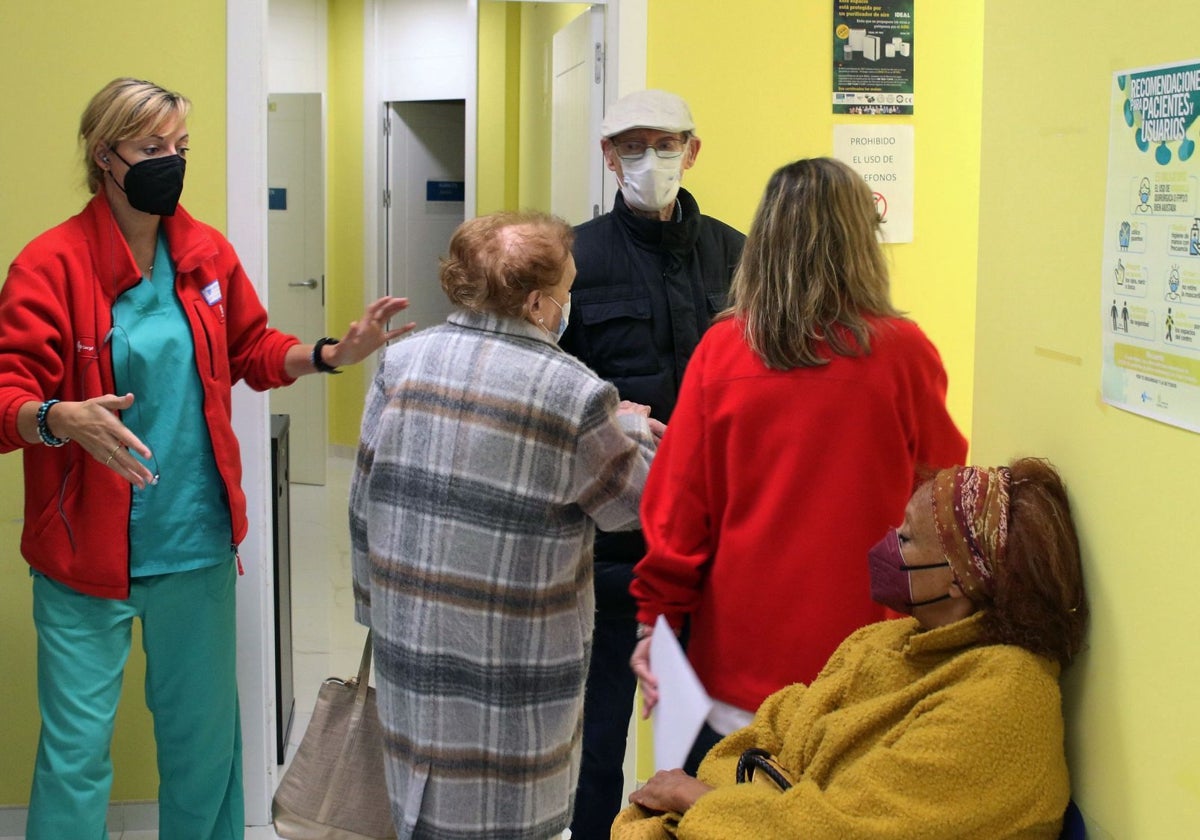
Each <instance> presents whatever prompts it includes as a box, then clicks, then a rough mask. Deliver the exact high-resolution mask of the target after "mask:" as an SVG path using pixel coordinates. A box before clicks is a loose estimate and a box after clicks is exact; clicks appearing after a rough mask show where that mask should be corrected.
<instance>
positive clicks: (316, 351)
mask: <svg viewBox="0 0 1200 840" xmlns="http://www.w3.org/2000/svg"><path fill="white" fill-rule="evenodd" d="M337 343H338V340H337V339H336V338H330V337H329V336H325V337H324V338H318V339H317V343H316V344H314V345H313V351H312V366H313V367H315V368H316V369H317V373H341V371H340V370H338V369H337V368H335V367H333V366H332V365H327V364H325V360H324V359H323V358H321V350H323V349H324V348H325V346H326V345H330V344H337Z"/></svg>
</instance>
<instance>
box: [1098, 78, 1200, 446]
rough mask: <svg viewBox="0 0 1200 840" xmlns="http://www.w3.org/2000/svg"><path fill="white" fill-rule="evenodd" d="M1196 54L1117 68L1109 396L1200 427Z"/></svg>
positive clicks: (1110, 200) (1106, 306)
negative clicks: (1176, 60)
mask: <svg viewBox="0 0 1200 840" xmlns="http://www.w3.org/2000/svg"><path fill="white" fill-rule="evenodd" d="M1198 115H1200V59H1196V60H1193V61H1188V62H1183V63H1180V64H1168V65H1163V66H1159V67H1143V68H1140V69H1137V70H1124V71H1119V72H1117V73H1114V74H1113V79H1112V103H1111V106H1110V108H1109V132H1108V191H1107V194H1106V199H1105V216H1104V261H1103V265H1102V267H1101V271H1100V321H1101V328H1102V329H1101V332H1102V334H1103V336H1104V339H1103V344H1104V353H1103V357H1102V370H1101V394H1102V395H1103V398H1104V401H1105V402H1107V403H1109V404H1111V405H1115V406H1117V407H1118V408H1123V409H1125V410H1126V411H1132V412H1133V413H1135V414H1141V415H1143V416H1145V417H1151V418H1153V419H1155V420H1160V421H1162V422H1164V423H1170V424H1172V425H1175V426H1181V427H1183V428H1185V429H1191V430H1192V431H1194V432H1200V155H1197V154H1196V139H1197V136H1198V135H1200V130H1198V129H1200V126H1198V125H1197V123H1196V117H1197V116H1198Z"/></svg>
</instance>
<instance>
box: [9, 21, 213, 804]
mask: <svg viewBox="0 0 1200 840" xmlns="http://www.w3.org/2000/svg"><path fill="white" fill-rule="evenodd" d="M128 75H133V76H138V77H142V78H149V79H151V80H153V81H155V82H157V83H159V84H162V85H164V86H166V87H168V88H172V89H175V90H178V91H180V92H182V93H184V94H186V95H187V96H188V97H189V98H190V99H191V100H192V103H193V111H192V118H191V119H190V120H189V122H188V127H189V129H190V130H191V135H192V137H191V140H192V142H191V148H192V153H191V155H190V156H189V161H188V177H187V185H186V188H185V189H184V193H183V203H184V205H185V206H186V207H187V208H188V210H189V211H191V212H192V213H193V214H195V215H196V216H198V217H200V218H202V219H204V220H205V221H207V222H210V223H212V224H215V225H216V226H217V227H221V228H223V227H224V225H225V161H226V142H225V4H224V3H211V2H203V0H181V1H180V2H177V3H172V4H170V5H165V6H164V5H163V4H161V3H155V2H149V0H130V2H127V3H123V4H122V5H121V6H120V7H102V6H96V5H86V6H85V5H84V4H82V3H75V2H69V3H13V2H8V3H5V4H4V15H3V25H0V77H2V78H4V79H6V80H7V83H6V84H5V86H4V95H3V109H4V114H3V117H2V119H3V125H4V128H3V129H2V130H0V261H2V262H3V264H4V265H5V266H7V264H8V263H9V262H10V261H11V260H12V259H13V258H14V257H15V256H16V255H17V252H18V251H19V250H20V249H21V247H22V246H24V244H25V243H26V242H28V241H29V240H30V239H32V238H33V237H34V236H36V235H37V234H39V233H41V232H42V231H43V230H45V229H46V228H48V227H50V226H52V225H54V224H57V223H58V222H60V221H62V220H63V219H65V218H66V217H67V216H70V215H72V214H74V213H76V212H78V211H79V209H80V208H81V207H82V206H83V204H84V203H85V202H86V200H87V197H88V194H87V190H86V188H85V186H84V175H83V167H82V164H81V163H80V162H79V155H78V153H77V151H78V146H77V144H76V140H75V138H76V135H77V132H78V130H79V117H80V115H81V114H82V112H83V108H84V106H85V105H86V104H87V101H88V99H89V98H91V96H92V94H94V93H95V92H96V91H97V90H99V89H100V87H102V86H103V85H104V84H105V83H107V82H108V81H110V80H111V79H113V78H115V77H117V76H128ZM20 487H21V456H20V455H18V454H15V453H14V454H9V455H5V456H3V457H0V557H3V562H2V563H0V663H3V672H4V679H3V680H2V681H0V755H3V757H4V758H3V760H2V761H0V806H2V805H11V804H19V805H24V804H25V803H26V802H28V799H29V783H30V778H31V773H32V768H33V757H34V751H35V749H36V746H37V732H38V716H37V704H36V698H35V684H36V683H35V661H34V651H35V647H36V643H35V637H34V632H33V622H32V619H31V618H30V609H31V607H30V587H29V574H28V567H27V566H26V565H25V563H24V562H23V561H22V560H21V558H20V555H19V553H18V543H19V538H20V518H21V516H22V508H21V504H22V502H21V499H22V494H21V490H20ZM143 673H144V663H143V660H142V654H141V647H140V642H139V641H138V640H137V639H136V638H135V640H134V650H133V653H132V654H131V656H130V667H129V669H128V670H127V672H126V675H125V691H124V695H123V697H122V701H121V711H120V713H119V715H118V719H117V731H116V736H115V739H114V742H113V763H114V765H115V767H116V780H115V784H114V787H113V798H114V799H118V800H130V799H153V798H154V797H155V788H156V785H157V777H156V774H155V770H154V751H153V747H152V746H151V742H152V737H151V730H150V721H149V714H148V713H147V712H146V710H145V704H144V702H143V700H142V680H143V676H142V675H143Z"/></svg>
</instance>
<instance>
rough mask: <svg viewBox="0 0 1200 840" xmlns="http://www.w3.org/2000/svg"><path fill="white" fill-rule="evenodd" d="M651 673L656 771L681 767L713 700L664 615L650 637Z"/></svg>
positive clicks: (659, 618) (660, 617)
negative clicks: (655, 681)
mask: <svg viewBox="0 0 1200 840" xmlns="http://www.w3.org/2000/svg"><path fill="white" fill-rule="evenodd" d="M650 670H651V671H652V672H654V676H655V677H657V678H658V705H657V706H655V707H654V769H655V770H670V769H673V768H675V767H682V766H683V762H684V760H685V759H686V758H687V754H688V752H689V751H690V750H691V748H692V744H693V743H694V742H695V740H696V735H697V734H698V733H699V732H700V727H701V726H702V725H703V724H704V719H705V718H707V717H708V713H709V711H711V710H712V700H711V699H709V696H708V693H707V692H705V690H704V686H702V685H701V684H700V680H699V679H697V678H696V672H695V671H693V670H692V665H691V663H690V662H688V661H687V657H686V656H685V655H684V653H683V648H681V647H680V646H679V640H678V639H676V638H675V631H674V630H672V629H671V625H669V624H668V623H667V620H666V619H665V618H663V617H662V616H661V615H660V616H659V617H658V621H656V622H655V624H654V634H653V635H652V636H651V637H650Z"/></svg>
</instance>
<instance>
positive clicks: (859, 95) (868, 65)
mask: <svg viewBox="0 0 1200 840" xmlns="http://www.w3.org/2000/svg"><path fill="white" fill-rule="evenodd" d="M913 5H914V3H913V0H833V113H835V114H911V113H912V112H913Z"/></svg>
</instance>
